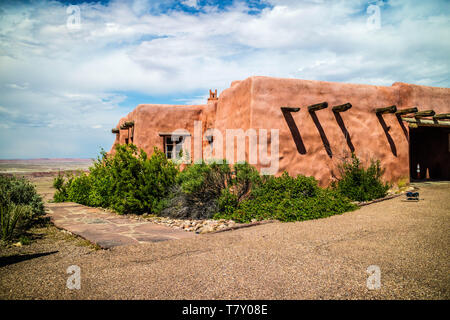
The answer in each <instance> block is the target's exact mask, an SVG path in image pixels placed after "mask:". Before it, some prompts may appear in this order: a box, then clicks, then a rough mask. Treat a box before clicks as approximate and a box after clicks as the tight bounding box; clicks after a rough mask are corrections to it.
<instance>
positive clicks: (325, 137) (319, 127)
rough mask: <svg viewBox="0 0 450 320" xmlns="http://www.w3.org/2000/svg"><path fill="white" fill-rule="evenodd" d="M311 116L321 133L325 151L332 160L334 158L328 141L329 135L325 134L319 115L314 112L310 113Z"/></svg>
mask: <svg viewBox="0 0 450 320" xmlns="http://www.w3.org/2000/svg"><path fill="white" fill-rule="evenodd" d="M309 114H310V115H311V118H312V119H313V121H314V124H315V125H316V127H317V130H318V131H319V134H320V138H321V139H322V143H323V146H324V148H325V151H326V152H327V154H328V156H329V157H330V158H332V157H333V152H332V151H331V147H330V142H329V141H328V138H327V135H326V134H325V131H324V130H323V128H322V125H321V124H320V121H319V119H318V118H317V115H316V113H315V112H314V111H310V112H309Z"/></svg>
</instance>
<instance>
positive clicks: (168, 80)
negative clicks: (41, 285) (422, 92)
mask: <svg viewBox="0 0 450 320" xmlns="http://www.w3.org/2000/svg"><path fill="white" fill-rule="evenodd" d="M70 5H76V6H77V7H76V8H77V9H79V13H80V24H79V28H70V26H68V25H67V21H68V19H70V18H71V17H73V13H74V11H70V10H69V11H68V7H69V6H70ZM69 21H70V20H69ZM449 56H450V2H449V1H438V0H436V1H416V0H411V1H407V0H406V1H405V0H386V1H359V0H345V1H337V0H333V1H328V0H303V1H299V0H264V1H257V0H250V1H213V0H197V1H195V0H185V1H151V0H149V1H146V0H134V1H132V0H130V1H88V2H86V1H13V2H1V3H0V158H2V159H12V158H38V157H39V158H41V157H47V158H51V157H95V156H96V155H97V154H98V152H99V150H100V148H101V147H103V148H104V149H106V150H109V149H110V147H111V145H112V143H113V141H114V136H113V135H112V134H111V132H110V129H111V128H112V127H114V126H115V125H116V123H117V121H118V120H119V119H120V118H121V117H123V116H124V115H126V114H127V113H128V112H130V111H132V110H133V109H134V107H135V106H136V105H137V104H139V103H167V104H198V103H202V104H203V103H205V101H206V98H207V96H208V91H209V89H216V88H217V89H218V91H219V93H220V92H221V91H222V90H224V89H226V88H227V87H229V85H230V83H231V81H233V80H239V79H245V78H247V77H249V76H252V75H266V76H275V77H287V78H299V79H312V80H325V81H339V82H350V83H367V84H375V85H388V86H389V85H391V84H392V83H393V82H396V81H402V82H408V83H415V84H422V85H430V86H439V87H449V85H450V79H449V71H450V59H449V58H448V57H449Z"/></svg>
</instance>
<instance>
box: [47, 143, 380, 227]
mask: <svg viewBox="0 0 450 320" xmlns="http://www.w3.org/2000/svg"><path fill="white" fill-rule="evenodd" d="M339 168H340V173H341V175H340V177H339V178H338V179H337V180H336V181H335V182H334V183H333V184H332V185H331V186H330V187H328V188H322V187H320V186H319V185H318V182H317V180H316V179H315V178H314V177H305V176H303V175H298V176H296V177H291V176H289V174H288V173H287V172H284V173H283V174H282V175H281V176H279V177H275V176H262V175H260V174H259V172H258V171H257V170H256V168H255V167H253V166H251V165H249V164H248V163H238V164H234V165H230V164H228V163H226V161H222V162H220V163H219V162H214V161H212V162H208V163H206V162H202V163H200V164H190V165H188V166H187V167H186V168H184V170H182V171H180V170H179V167H178V165H177V164H175V163H174V162H172V161H169V160H168V159H167V158H166V157H165V155H164V153H163V152H161V151H160V150H158V149H156V148H155V149H154V152H153V154H152V155H151V156H150V157H148V156H147V154H146V153H145V152H144V151H143V150H138V148H137V147H136V146H134V145H118V146H116V150H115V153H114V154H113V155H107V154H106V153H105V152H104V151H102V152H101V155H100V156H99V157H98V158H97V160H96V161H95V162H94V165H93V166H92V167H91V168H90V169H89V172H87V173H84V172H80V173H78V174H68V175H66V176H63V175H58V177H57V178H55V180H54V187H55V188H56V189H57V190H56V193H55V195H54V201H56V202H61V201H73V202H78V203H81V204H84V205H88V206H94V207H103V208H110V209H113V210H114V211H116V212H117V213H119V214H126V213H134V214H142V213H149V214H154V215H157V216H164V217H171V218H178V219H211V218H213V219H232V220H235V221H236V222H249V221H252V220H265V219H277V220H280V221H299V220H308V219H317V218H323V217H328V216H331V215H335V214H341V213H343V212H346V211H351V210H355V209H356V208H357V206H356V205H355V203H354V201H367V200H371V199H375V198H379V197H383V196H385V195H386V193H387V190H388V188H389V186H388V184H386V183H383V182H382V179H381V176H382V174H383V170H382V168H381V166H380V163H379V162H377V161H372V163H371V164H370V166H369V167H368V168H365V167H364V166H363V165H362V164H361V161H360V160H359V159H358V158H357V157H356V156H355V155H352V158H351V161H344V162H343V163H342V164H341V166H340V167H339Z"/></svg>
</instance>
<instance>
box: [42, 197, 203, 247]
mask: <svg viewBox="0 0 450 320" xmlns="http://www.w3.org/2000/svg"><path fill="white" fill-rule="evenodd" d="M46 207H47V212H48V215H49V216H50V218H51V220H52V222H53V223H54V224H55V225H56V226H57V227H58V228H62V229H65V230H68V231H70V232H72V233H74V234H76V235H79V236H81V237H83V238H85V239H87V240H89V241H91V242H93V243H95V244H97V245H99V246H100V247H102V248H105V249H107V248H111V247H116V246H121V245H127V244H137V243H146V242H159V241H165V240H173V239H184V238H191V237H195V236H196V234H195V233H193V232H187V231H183V230H175V229H172V228H170V227H166V226H162V225H158V224H155V223H152V222H147V221H139V220H134V219H130V218H127V217H125V216H120V215H117V214H113V213H109V212H106V211H103V210H101V209H97V208H91V207H86V206H83V205H80V204H77V203H73V202H64V203H47V204H46Z"/></svg>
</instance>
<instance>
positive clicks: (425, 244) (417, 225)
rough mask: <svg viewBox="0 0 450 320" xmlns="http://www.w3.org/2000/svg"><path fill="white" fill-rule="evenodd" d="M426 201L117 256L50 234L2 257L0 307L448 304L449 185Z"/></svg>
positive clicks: (427, 188) (431, 190) (430, 189)
mask: <svg viewBox="0 0 450 320" xmlns="http://www.w3.org/2000/svg"><path fill="white" fill-rule="evenodd" d="M420 196H421V198H423V199H424V200H421V201H419V202H413V203H406V202H403V201H402V199H403V197H399V198H395V199H391V200H387V201H383V202H379V203H374V204H371V205H368V206H365V207H362V208H361V209H359V210H357V211H354V212H349V213H345V214H343V215H340V216H333V217H329V218H325V219H319V220H312V221H305V222H296V223H279V222H276V223H270V224H265V225H260V226H256V227H251V228H246V229H239V230H235V231H230V232H223V233H216V234H204V235H199V236H198V237H195V238H193V239H183V240H173V241H165V242H159V243H151V244H141V245H136V246H122V247H116V248H113V249H110V250H95V249H93V248H92V247H90V246H88V245H86V243H83V241H81V240H79V239H77V238H75V237H70V236H66V235H64V234H63V233H62V232H60V231H52V232H53V233H52V232H50V233H49V232H47V233H45V232H44V233H43V236H42V239H38V240H36V241H35V242H34V243H33V244H31V245H28V246H23V247H20V248H9V249H3V251H2V252H0V256H3V257H1V258H0V298H1V299H449V296H450V294H449V288H450V276H449V271H450V259H449V250H448V243H449V240H450V239H449V230H450V184H448V183H447V184H421V185H420ZM50 229H51V227H50ZM53 251H57V252H56V253H52V254H48V255H42V256H28V257H27V256H25V257H24V256H22V255H23V254H36V253H46V252H53ZM17 254H20V256H18V255H17ZM6 256H7V257H6ZM70 265H78V266H80V268H81V289H80V290H69V289H67V288H66V280H67V278H68V276H69V275H68V274H66V269H67V267H69V266H70ZM370 265H377V266H379V267H380V269H381V288H380V289H378V290H368V289H367V287H366V280H367V277H368V276H369V275H368V274H367V272H366V270H367V267H368V266H370Z"/></svg>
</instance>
